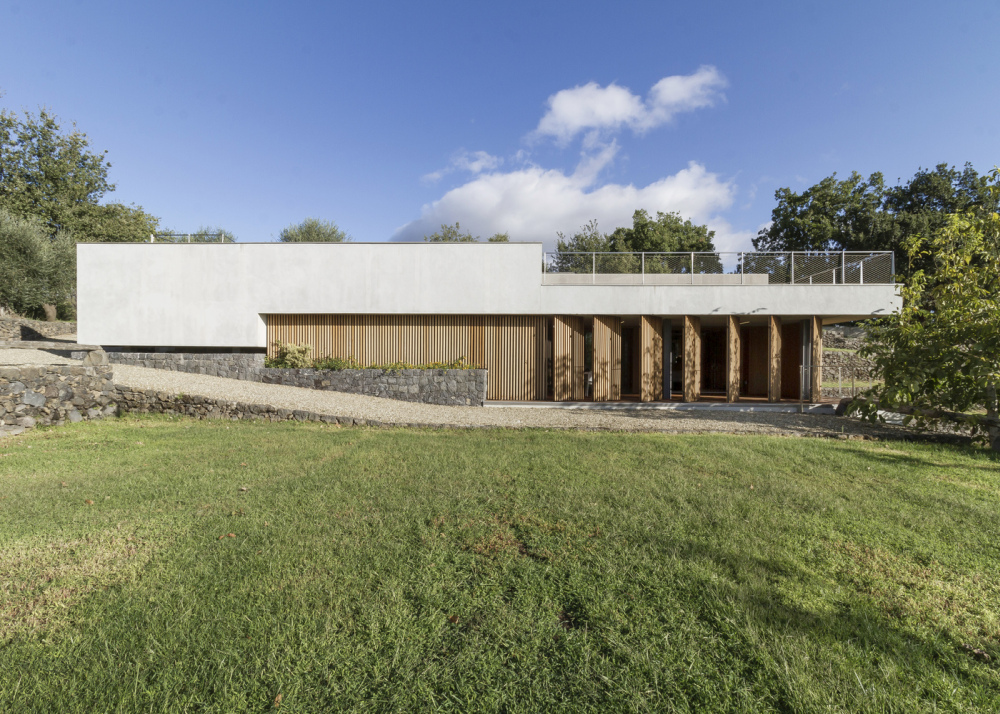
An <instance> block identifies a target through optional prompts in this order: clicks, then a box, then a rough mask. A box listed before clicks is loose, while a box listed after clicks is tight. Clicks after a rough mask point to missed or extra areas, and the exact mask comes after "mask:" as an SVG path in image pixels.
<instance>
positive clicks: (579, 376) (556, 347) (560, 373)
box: [552, 315, 584, 402]
mask: <svg viewBox="0 0 1000 714" xmlns="http://www.w3.org/2000/svg"><path fill="white" fill-rule="evenodd" d="M553 323H554V328H553V334H552V346H553V349H552V375H553V398H554V399H555V401H557V402H564V401H580V400H582V399H583V398H584V384H583V378H584V375H583V366H584V362H583V359H584V354H583V351H584V338H583V318H581V317H575V316H566V315H557V316H556V317H555V318H554V319H553Z"/></svg>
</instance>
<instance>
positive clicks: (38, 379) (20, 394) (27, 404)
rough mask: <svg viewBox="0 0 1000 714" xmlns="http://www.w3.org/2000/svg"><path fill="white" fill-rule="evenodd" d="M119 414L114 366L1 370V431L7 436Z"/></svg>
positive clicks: (28, 367)
mask: <svg viewBox="0 0 1000 714" xmlns="http://www.w3.org/2000/svg"><path fill="white" fill-rule="evenodd" d="M116 410H117V407H116V395H115V387H114V380H113V378H112V371H111V367H110V366H98V367H83V366H79V367H78V366H76V365H62V364H59V365H18V366H11V367H0V430H3V431H5V432H8V433H10V432H14V433H19V432H20V431H22V430H23V429H30V428H31V427H33V426H35V425H37V424H52V425H56V426H58V425H60V424H63V423H65V422H67V421H68V422H77V421H82V420H84V419H97V418H101V417H104V416H110V415H113V414H115V413H116Z"/></svg>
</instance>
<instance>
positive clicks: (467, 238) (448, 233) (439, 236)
mask: <svg viewBox="0 0 1000 714" xmlns="http://www.w3.org/2000/svg"><path fill="white" fill-rule="evenodd" d="M478 241H479V236H474V235H472V234H471V233H470V232H469V231H465V232H464V233H463V232H462V226H461V225H459V223H458V221H455V225H453V226H449V225H445V224H444V223H442V224H441V230H439V231H437V232H436V233H431V234H430V235H429V236H424V242H425V243H476V242H478ZM486 242H487V243H510V234H509V233H494V234H493V235H491V236H490V237H489V238H487V239H486Z"/></svg>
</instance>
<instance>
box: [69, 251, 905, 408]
mask: <svg viewBox="0 0 1000 714" xmlns="http://www.w3.org/2000/svg"><path fill="white" fill-rule="evenodd" d="M77 270H78V301H77V305H78V315H79V318H78V319H79V326H78V338H79V340H80V341H81V342H86V343H92V344H100V345H103V346H105V348H107V349H111V350H116V349H121V350H125V351H130V350H137V351H155V350H159V351H178V352H192V351H195V352H197V351H200V352H214V353H220V352H233V353H242V352H263V351H264V350H268V351H270V352H272V353H273V351H274V349H275V346H276V343H278V342H289V343H296V344H309V345H311V346H312V348H313V355H314V356H316V357H322V356H339V357H354V358H356V359H357V360H358V361H360V362H361V363H362V364H374V363H386V362H395V361H405V362H412V363H421V362H433V361H448V360H453V359H456V358H458V357H465V358H466V359H467V360H468V361H469V362H471V363H474V364H478V365H481V366H483V367H486V368H487V369H488V370H489V375H488V391H487V397H488V398H489V399H492V400H518V401H521V400H524V401H527V400H557V401H567V400H573V401H577V400H584V399H593V400H596V401H617V400H623V399H635V400H642V401H658V400H671V399H672V400H683V401H697V400H700V399H716V400H724V401H737V400H743V399H760V400H768V401H779V400H781V399H796V400H798V399H800V398H801V399H805V400H810V399H811V398H812V397H813V395H817V399H818V395H819V393H820V370H819V369H818V368H819V367H820V366H821V365H822V359H823V349H822V341H821V336H822V326H823V325H824V324H829V323H834V322H842V321H846V320H862V319H866V318H871V317H875V316H879V315H886V314H889V313H892V312H894V311H896V310H898V309H899V308H900V307H901V298H900V296H899V292H898V288H897V286H896V285H895V284H894V282H893V272H894V270H893V264H892V254H891V253H749V252H748V253H628V254H625V253H574V254H567V253H545V252H544V251H543V247H542V245H541V244H540V243H298V244H281V243H224V244H204V243H202V244H174V243H141V244H113V243H90V244H80V245H79V246H78V252H77Z"/></svg>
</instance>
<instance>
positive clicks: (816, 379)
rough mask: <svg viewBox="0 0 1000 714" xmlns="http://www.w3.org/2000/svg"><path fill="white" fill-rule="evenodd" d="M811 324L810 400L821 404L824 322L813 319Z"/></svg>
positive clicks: (816, 318)
mask: <svg viewBox="0 0 1000 714" xmlns="http://www.w3.org/2000/svg"><path fill="white" fill-rule="evenodd" d="M809 323H810V330H809V332H810V335H809V337H810V340H811V345H810V347H811V350H812V353H811V354H810V359H809V362H810V366H811V369H810V371H809V399H810V400H812V401H813V402H819V401H821V400H822V398H823V320H822V318H819V317H813V318H810V320H809Z"/></svg>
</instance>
